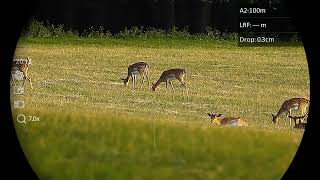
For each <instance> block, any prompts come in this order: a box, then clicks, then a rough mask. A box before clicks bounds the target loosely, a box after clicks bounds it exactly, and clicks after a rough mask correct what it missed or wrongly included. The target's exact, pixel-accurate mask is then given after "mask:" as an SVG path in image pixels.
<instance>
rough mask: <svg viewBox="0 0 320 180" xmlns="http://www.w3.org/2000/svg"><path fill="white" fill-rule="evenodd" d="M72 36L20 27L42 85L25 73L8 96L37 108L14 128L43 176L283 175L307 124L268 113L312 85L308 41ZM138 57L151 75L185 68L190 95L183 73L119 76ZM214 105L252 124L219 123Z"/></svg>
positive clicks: (25, 52) (24, 50) (23, 48)
mask: <svg viewBox="0 0 320 180" xmlns="http://www.w3.org/2000/svg"><path fill="white" fill-rule="evenodd" d="M66 40H67V39H63V38H62V39H60V40H58V39H50V38H49V39H47V38H45V39H44V38H27V39H22V40H21V41H20V43H19V44H18V46H17V51H16V57H25V56H30V57H31V58H32V60H33V61H32V62H33V64H32V66H31V67H30V70H29V71H30V74H31V76H32V78H33V81H34V87H35V89H34V90H31V89H30V88H28V83H27V84H26V90H25V91H26V93H25V95H24V96H22V97H13V99H23V100H25V102H26V108H25V109H24V113H26V114H33V115H37V116H39V117H40V118H41V120H40V122H30V123H28V124H26V125H22V124H16V127H17V132H18V135H19V139H20V141H21V143H22V145H23V148H24V150H25V152H26V155H27V157H28V159H30V162H31V165H32V166H33V168H34V170H35V171H36V172H37V173H38V174H39V176H40V177H41V178H42V179H279V178H280V177H281V175H282V174H283V173H284V171H285V170H286V168H287V167H288V166H289V164H290V162H291V160H292V158H293V156H294V154H295V152H296V150H297V147H298V145H299V143H300V139H301V136H302V134H303V131H294V130H292V128H290V127H288V126H286V125H285V124H284V119H280V124H279V125H277V126H275V125H273V124H272V123H271V113H274V112H276V111H277V110H278V108H279V107H280V105H281V103H282V102H283V101H284V100H285V99H288V98H291V97H296V96H298V97H306V98H308V97H309V76H308V67H307V61H306V58H305V54H304V51H303V48H302V47H255V48H254V47H242V48H240V47H237V46H236V43H234V42H231V41H230V43H223V41H221V43H215V42H214V41H208V42H207V43H204V44H202V45H199V46H198V44H197V43H194V42H192V41H189V40H180V41H175V40H174V39H173V40H170V39H162V41H159V42H156V40H155V39H152V38H151V39H141V38H137V39H134V38H133V39H131V40H130V39H126V40H121V39H120V40H119V39H118V40H114V41H109V39H107V38H106V39H105V40H101V41H99V40H96V39H90V38H88V39H78V40H75V41H66ZM195 41H197V42H199V44H201V43H200V42H201V40H199V39H198V40H195ZM95 42H97V43H95ZM98 42H100V43H98ZM219 42H220V41H219ZM232 43H233V44H232ZM186 44H190V46H189V45H186ZM182 47H183V48H182ZM136 61H146V62H148V63H149V64H150V66H151V68H150V79H151V82H155V81H156V80H157V79H158V77H159V76H160V74H161V73H162V71H164V70H166V69H169V68H174V67H180V68H185V69H186V71H187V78H186V82H187V85H188V89H189V90H188V91H189V93H188V95H187V94H185V93H183V92H182V89H183V87H182V86H180V85H179V83H178V82H174V87H175V89H176V93H172V92H171V90H170V89H168V90H166V89H165V87H164V84H163V85H161V86H160V87H159V89H157V90H156V92H151V91H150V89H149V88H148V87H146V86H145V87H143V88H142V89H132V88H131V87H125V86H124V85H123V84H122V82H121V80H120V78H123V77H125V76H126V73H127V66H128V65H129V64H131V63H134V62H136ZM139 80H140V79H139V77H138V81H139ZM139 83H140V82H139ZM55 110H56V112H54V111H55ZM211 111H214V112H218V113H223V114H226V115H228V116H241V117H243V118H245V119H247V121H248V122H249V124H250V127H249V128H217V127H214V126H213V125H211V124H209V120H208V117H207V116H206V113H207V112H211ZM15 113H18V112H17V111H15ZM154 122H155V124H154ZM154 125H155V126H154ZM154 128H155V129H154ZM154 130H155V131H154ZM154 140H155V141H154ZM154 142H155V146H154Z"/></svg>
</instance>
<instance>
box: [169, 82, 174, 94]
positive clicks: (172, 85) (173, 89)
mask: <svg viewBox="0 0 320 180" xmlns="http://www.w3.org/2000/svg"><path fill="white" fill-rule="evenodd" d="M169 83H170V85H171V88H172V91H173V92H175V91H174V88H173V84H172V82H171V81H169Z"/></svg>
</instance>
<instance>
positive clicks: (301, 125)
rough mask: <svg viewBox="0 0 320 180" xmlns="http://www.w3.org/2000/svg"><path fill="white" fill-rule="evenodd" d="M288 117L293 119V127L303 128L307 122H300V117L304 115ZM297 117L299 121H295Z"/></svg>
mask: <svg viewBox="0 0 320 180" xmlns="http://www.w3.org/2000/svg"><path fill="white" fill-rule="evenodd" d="M288 117H289V118H291V119H293V120H294V127H293V128H295V129H305V127H306V125H307V123H305V122H301V119H304V118H305V117H306V116H305V115H304V116H291V115H289V116H288ZM297 119H299V123H297Z"/></svg>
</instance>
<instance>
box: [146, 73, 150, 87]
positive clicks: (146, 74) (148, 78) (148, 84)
mask: <svg viewBox="0 0 320 180" xmlns="http://www.w3.org/2000/svg"><path fill="white" fill-rule="evenodd" d="M148 76H149V75H148V74H146V78H147V81H148V88H149V87H150V82H149V77H148Z"/></svg>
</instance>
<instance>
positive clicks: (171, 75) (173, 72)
mask: <svg viewBox="0 0 320 180" xmlns="http://www.w3.org/2000/svg"><path fill="white" fill-rule="evenodd" d="M185 76H186V71H185V70H184V69H180V68H177V69H169V70H166V71H163V72H162V74H161V76H160V78H159V79H158V81H157V82H156V83H155V84H154V83H152V91H155V90H156V89H157V87H158V86H159V85H160V84H161V83H162V82H165V83H166V88H168V84H170V85H171V88H172V91H173V92H175V90H174V88H173V84H172V82H171V81H172V80H176V79H177V80H178V81H180V83H181V84H182V85H183V86H184V88H185V89H186V90H187V84H186V82H185V81H184V78H185Z"/></svg>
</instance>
